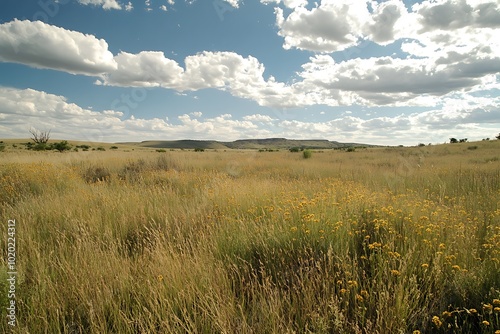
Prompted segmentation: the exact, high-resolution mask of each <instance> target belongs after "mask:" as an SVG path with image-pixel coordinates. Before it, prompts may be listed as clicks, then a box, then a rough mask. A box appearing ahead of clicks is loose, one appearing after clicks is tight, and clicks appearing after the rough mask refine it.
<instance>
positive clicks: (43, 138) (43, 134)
mask: <svg viewBox="0 0 500 334" xmlns="http://www.w3.org/2000/svg"><path fill="white" fill-rule="evenodd" d="M30 133H31V140H33V141H34V142H35V144H46V143H47V142H48V141H49V139H50V130H49V131H38V130H36V129H33V128H31V129H30Z"/></svg>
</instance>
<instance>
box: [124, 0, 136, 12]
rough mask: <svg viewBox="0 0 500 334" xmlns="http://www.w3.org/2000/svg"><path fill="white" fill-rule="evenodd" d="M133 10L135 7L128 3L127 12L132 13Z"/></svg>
mask: <svg viewBox="0 0 500 334" xmlns="http://www.w3.org/2000/svg"><path fill="white" fill-rule="evenodd" d="M132 9H134V5H132V2H130V1H129V2H128V3H127V4H126V5H125V10H126V11H127V12H130V11H131V10H132Z"/></svg>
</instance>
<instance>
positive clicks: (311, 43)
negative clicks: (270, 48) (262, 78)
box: [275, 0, 370, 52]
mask: <svg viewBox="0 0 500 334" xmlns="http://www.w3.org/2000/svg"><path fill="white" fill-rule="evenodd" d="M275 13H276V24H277V26H278V27H279V29H280V30H279V32H278V34H279V35H280V36H283V37H284V39H285V42H284V44H283V47H284V48H285V49H290V48H292V47H295V48H298V49H302V50H311V51H318V52H333V51H342V50H344V49H346V48H348V47H350V46H354V45H356V44H357V43H358V39H359V38H361V37H362V35H361V32H362V28H363V24H364V23H365V22H366V21H368V18H369V16H370V13H369V12H368V7H367V4H366V1H350V0H335V1H334V0H328V1H326V0H323V1H321V4H319V5H318V6H317V7H315V8H312V9H311V10H308V9H306V8H305V7H302V6H299V7H295V8H294V10H293V12H292V13H291V14H290V15H288V16H287V17H286V18H285V17H284V13H283V10H282V9H281V8H279V7H278V8H276V10H275Z"/></svg>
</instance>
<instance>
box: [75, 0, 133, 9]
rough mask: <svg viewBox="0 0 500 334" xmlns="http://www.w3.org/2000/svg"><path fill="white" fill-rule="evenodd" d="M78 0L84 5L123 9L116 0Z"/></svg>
mask: <svg viewBox="0 0 500 334" xmlns="http://www.w3.org/2000/svg"><path fill="white" fill-rule="evenodd" d="M78 2H79V3H81V4H82V5H93V6H102V8H103V9H122V6H121V5H120V4H119V3H118V2H117V1H116V0H78ZM129 4H130V2H129Z"/></svg>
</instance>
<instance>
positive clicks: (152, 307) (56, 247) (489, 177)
mask: <svg viewBox="0 0 500 334" xmlns="http://www.w3.org/2000/svg"><path fill="white" fill-rule="evenodd" d="M499 152H500V140H498V141H483V142H477V143H458V144H446V145H435V146H425V147H408V148H403V147H394V148H369V149H359V148H358V149H356V150H355V151H353V152H347V151H340V150H324V151H313V152H312V156H311V157H310V158H309V159H304V157H303V152H298V153H292V152H288V151H284V150H280V151H278V152H257V151H255V150H226V151H224V150H218V151H216V150H206V151H205V152H194V151H191V150H190V151H186V150H184V151H181V150H175V151H170V150H166V152H157V151H156V150H154V149H141V150H138V149H135V150H132V149H125V148H122V147H119V148H118V149H115V150H110V149H109V148H106V151H87V152H83V151H80V152H66V153H58V152H31V151H26V150H22V149H21V148H20V147H18V148H17V149H12V148H10V147H8V148H7V149H6V150H5V151H4V152H0V159H1V160H0V216H1V222H2V224H1V227H0V233H1V235H2V237H1V238H0V239H1V244H0V245H1V249H2V254H5V255H4V256H2V260H1V264H2V265H1V268H0V288H1V291H0V305H1V315H2V316H1V318H2V320H1V322H0V332H4V333H7V332H8V331H10V330H11V326H10V325H9V323H8V317H7V315H8V312H9V311H8V310H7V307H8V306H9V302H10V301H11V300H12V298H10V297H9V294H8V292H9V289H10V285H9V281H8V280H7V279H8V278H9V274H8V272H9V267H8V263H7V257H6V254H7V253H8V243H7V236H8V233H9V232H8V231H9V230H8V221H9V220H15V223H16V225H15V238H16V256H15V261H16V262H15V265H16V270H17V272H18V274H17V278H16V287H15V303H16V304H15V305H16V314H15V316H16V327H14V328H13V332H14V333H28V332H29V333H495V334H498V333H500V274H499V272H500V206H499V203H500V154H499Z"/></svg>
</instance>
